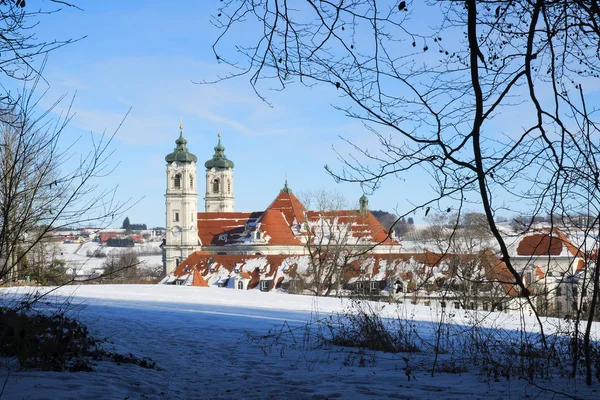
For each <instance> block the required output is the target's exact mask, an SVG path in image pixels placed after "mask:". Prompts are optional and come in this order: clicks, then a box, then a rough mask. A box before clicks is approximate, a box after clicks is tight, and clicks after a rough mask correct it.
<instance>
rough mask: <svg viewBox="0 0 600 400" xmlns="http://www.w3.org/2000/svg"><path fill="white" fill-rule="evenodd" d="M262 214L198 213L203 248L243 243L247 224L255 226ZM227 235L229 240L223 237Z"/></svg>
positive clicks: (199, 233) (199, 234) (199, 232)
mask: <svg viewBox="0 0 600 400" xmlns="http://www.w3.org/2000/svg"><path fill="white" fill-rule="evenodd" d="M261 214H262V213H260V212H203V213H198V225H197V226H198V237H199V238H200V240H201V241H202V245H203V246H209V245H211V246H222V245H225V244H235V243H239V242H241V241H242V240H243V239H244V238H245V237H244V231H245V228H246V223H248V224H253V223H255V222H256V220H257V219H258V218H259V217H260V216H261ZM222 234H225V235H227V240H223V239H221V237H220V236H221V235H222Z"/></svg>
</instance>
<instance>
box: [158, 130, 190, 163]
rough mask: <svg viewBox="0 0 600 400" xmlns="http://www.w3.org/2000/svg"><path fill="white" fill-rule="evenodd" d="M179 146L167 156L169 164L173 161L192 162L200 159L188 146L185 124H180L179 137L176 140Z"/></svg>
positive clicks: (166, 159)
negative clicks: (184, 135) (185, 136)
mask: <svg viewBox="0 0 600 400" xmlns="http://www.w3.org/2000/svg"><path fill="white" fill-rule="evenodd" d="M175 143H176V144H177V146H175V149H174V150H173V152H172V153H171V154H169V155H167V156H166V157H165V161H166V162H168V163H169V164H170V163H172V162H175V161H177V162H180V163H190V162H196V161H198V157H196V156H195V155H193V154H192V153H190V152H189V151H188V149H187V147H186V144H187V140H185V138H184V137H183V125H179V139H177V140H176V141H175Z"/></svg>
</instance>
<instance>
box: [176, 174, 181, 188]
mask: <svg viewBox="0 0 600 400" xmlns="http://www.w3.org/2000/svg"><path fill="white" fill-rule="evenodd" d="M180 188H181V174H177V175H175V189H180Z"/></svg>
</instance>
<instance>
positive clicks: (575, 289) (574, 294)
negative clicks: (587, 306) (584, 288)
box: [573, 286, 577, 296]
mask: <svg viewBox="0 0 600 400" xmlns="http://www.w3.org/2000/svg"><path fill="white" fill-rule="evenodd" d="M573 296H577V286H573Z"/></svg>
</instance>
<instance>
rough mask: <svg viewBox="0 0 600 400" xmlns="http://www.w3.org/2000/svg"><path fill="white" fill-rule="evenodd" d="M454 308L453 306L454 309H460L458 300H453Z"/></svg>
mask: <svg viewBox="0 0 600 400" xmlns="http://www.w3.org/2000/svg"><path fill="white" fill-rule="evenodd" d="M454 308H455V309H456V310H459V309H460V303H459V302H457V301H455V302H454Z"/></svg>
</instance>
